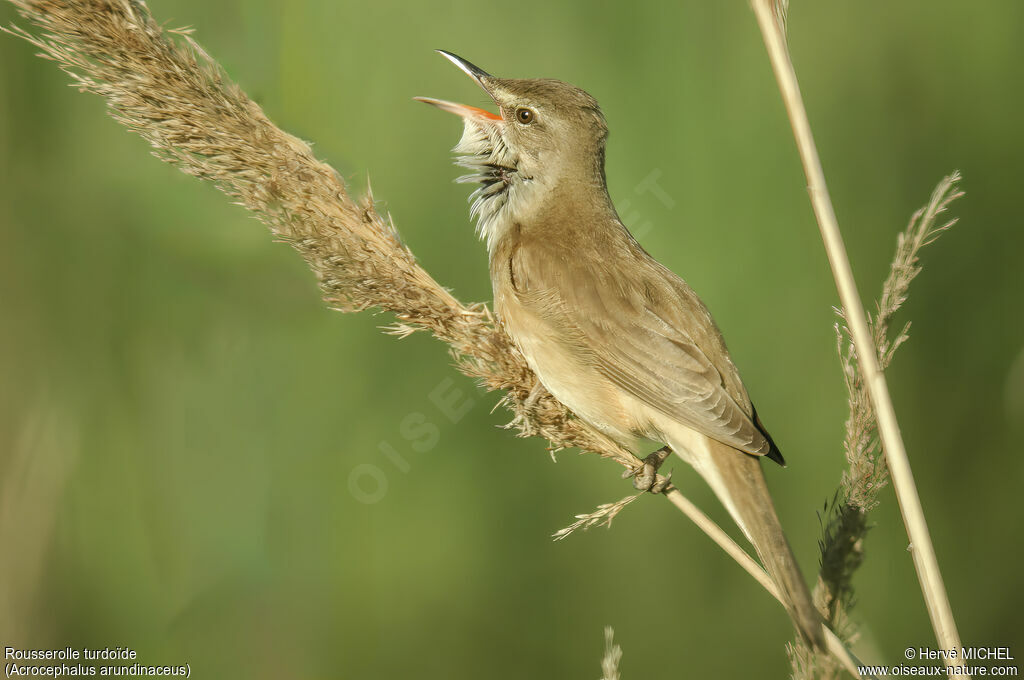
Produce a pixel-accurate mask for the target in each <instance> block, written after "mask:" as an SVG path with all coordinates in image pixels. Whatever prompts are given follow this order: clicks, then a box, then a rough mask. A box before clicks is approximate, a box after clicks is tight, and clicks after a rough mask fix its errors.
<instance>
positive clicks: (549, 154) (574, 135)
mask: <svg viewBox="0 0 1024 680" xmlns="http://www.w3.org/2000/svg"><path fill="white" fill-rule="evenodd" d="M438 51H439V52H440V53H441V54H442V55H444V56H445V57H446V58H447V59H448V60H449V61H451V62H452V63H453V64H455V65H456V66H458V67H459V68H460V69H462V71H464V72H465V73H466V74H467V75H468V76H469V77H470V78H472V79H473V80H474V81H475V82H476V83H477V84H478V85H479V86H480V87H481V88H483V90H484V91H485V92H486V93H487V94H488V95H489V96H490V98H491V99H492V100H493V101H494V103H495V104H496V105H497V107H498V113H492V112H490V111H487V110H484V109H481V108H477V107H475V106H468V105H465V104H455V103H452V102H448V101H443V100H440V99H430V98H427V97H416V99H417V100H418V101H422V102H425V103H427V104H432V105H434V106H436V107H438V108H439V109H443V110H445V111H448V112H450V113H454V114H456V115H458V116H460V117H461V118H462V120H463V123H464V126H465V127H464V130H463V133H462V139H460V140H459V143H458V144H457V145H456V146H455V148H454V149H453V151H455V153H456V154H458V158H457V159H456V162H457V163H458V164H459V165H461V166H463V167H465V168H469V169H470V170H471V171H472V173H471V174H469V175H466V176H464V177H460V178H459V180H458V181H460V182H478V183H480V185H481V186H480V187H479V188H478V189H477V190H476V191H474V192H473V194H472V195H471V196H470V200H471V201H472V202H473V206H472V209H471V214H472V215H473V216H474V217H476V218H477V230H478V231H479V232H480V233H481V235H482V236H484V237H485V238H486V240H487V241H488V244H489V245H490V244H491V243H492V241H493V239H494V238H495V237H496V235H497V234H498V233H499V231H500V228H501V225H502V224H505V223H507V222H508V221H510V220H515V219H523V218H526V217H528V216H529V213H530V211H532V210H536V209H538V208H540V207H541V206H542V204H543V202H544V200H545V198H546V197H548V196H555V195H557V194H558V193H559V192H560V190H568V191H573V190H577V189H583V188H585V187H589V188H591V189H596V190H599V191H602V192H603V191H604V190H605V185H604V146H605V139H606V138H607V136H608V127H607V126H606V125H605V121H604V115H602V113H601V109H600V108H599V107H598V105H597V102H596V101H595V100H594V98H593V97H591V96H590V95H589V94H587V93H586V92H584V91H583V90H581V89H580V88H578V87H574V86H572V85H570V84H568V83H564V82H562V81H560V80H550V79H508V78H496V77H494V76H492V75H490V74H489V73H487V72H486V71H484V70H483V69H480V68H478V67H477V66H474V65H473V64H471V63H470V62H468V61H466V60H465V59H462V58H461V57H458V56H456V55H454V54H451V53H450V52H445V51H443V50H438Z"/></svg>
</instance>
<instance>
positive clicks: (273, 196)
mask: <svg viewBox="0 0 1024 680" xmlns="http://www.w3.org/2000/svg"><path fill="white" fill-rule="evenodd" d="M11 1H12V2H13V3H14V5H15V6H16V7H17V8H18V10H19V12H20V13H21V14H22V16H24V17H25V18H26V19H28V20H29V21H31V22H32V23H34V24H36V25H37V26H38V27H39V28H40V29H41V30H42V33H41V34H39V35H32V34H30V33H28V32H26V31H24V30H23V29H21V28H18V27H11V28H10V29H9V32H11V33H14V34H15V35H18V36H20V37H22V38H24V39H26V40H28V41H29V42H31V43H32V44H33V45H35V46H36V47H38V48H40V49H41V50H42V53H41V56H43V57H44V58H47V59H51V60H53V61H55V62H56V63H57V65H58V66H59V67H60V68H61V69H62V70H64V71H65V72H67V73H68V74H69V75H70V76H71V77H72V79H73V80H74V83H75V85H77V87H78V88H79V90H81V91H86V92H92V93H95V94H98V95H100V96H102V97H104V98H105V99H106V100H107V103H108V105H109V107H110V113H111V115H112V116H113V117H114V119H115V120H117V121H118V122H119V123H121V124H123V125H125V126H126V127H128V128H129V129H130V130H132V131H133V132H135V133H137V134H138V135H140V136H141V137H142V138H144V139H145V140H146V141H148V142H149V143H150V144H151V145H152V147H153V149H154V153H155V155H156V156H157V157H159V158H160V159H162V160H164V161H167V162H169V163H172V164H174V165H175V166H177V167H178V168H179V169H180V170H181V171H182V172H185V173H187V174H189V175H194V176H196V177H199V178H201V179H204V180H207V181H210V182H213V183H214V185H216V186H217V188H218V189H220V190H221V191H223V192H224V193H225V194H227V195H228V196H230V197H231V198H233V199H235V201H236V202H237V203H238V204H239V205H242V206H244V207H245V208H247V209H249V210H251V211H252V212H254V213H255V214H256V215H257V216H258V217H259V218H260V220H262V221H263V222H264V223H265V224H266V225H267V226H268V227H269V228H270V230H271V232H272V233H273V234H274V235H275V236H277V237H278V238H279V239H280V240H282V241H285V242H287V243H289V244H290V245H291V246H292V247H293V248H295V250H297V251H298V252H299V254H300V255H302V257H303V259H305V260H306V262H307V264H308V265H309V267H310V269H312V270H313V273H314V274H315V275H316V277H317V280H318V281H319V284H320V288H321V290H322V291H323V295H324V300H325V301H326V302H327V304H328V305H330V306H331V307H332V308H334V309H337V310H341V311H358V310H364V309H368V308H378V309H382V310H386V311H389V312H392V313H393V314H394V315H395V317H396V319H397V323H396V324H395V325H394V326H392V327H391V328H390V329H389V332H390V333H392V334H394V335H397V336H400V337H401V336H406V335H408V334H410V333H412V332H415V331H421V330H425V331H429V332H430V333H432V334H433V335H434V336H435V337H437V338H438V339H440V340H442V341H443V342H445V343H447V344H448V345H449V346H450V347H451V350H452V354H453V356H454V357H455V362H456V365H457V367H458V368H459V369H460V370H461V371H462V372H463V373H465V374H467V375H469V376H471V377H473V378H477V379H479V380H480V381H481V382H482V383H483V385H485V386H486V387H487V388H488V389H491V390H504V391H505V392H506V394H505V396H504V398H503V403H504V404H505V405H506V406H507V407H508V408H509V409H510V410H511V411H512V413H513V415H514V420H513V422H512V424H513V425H514V426H515V427H516V428H517V429H518V430H519V433H520V434H521V435H523V436H528V435H539V436H542V437H544V438H546V439H547V440H548V441H549V442H550V443H551V445H552V446H553V447H554V448H555V449H560V448H565V447H578V448H580V449H583V450H585V451H593V452H597V453H599V454H600V455H602V456H605V457H608V458H612V459H614V460H616V461H618V462H619V463H621V464H623V465H625V466H627V467H632V466H634V465H636V463H637V461H636V459H635V457H634V456H633V455H632V454H631V453H629V452H628V451H625V450H624V449H622V448H621V447H619V446H618V445H617V444H615V443H614V442H613V441H612V440H610V439H608V438H607V437H605V436H604V435H602V434H601V433H599V432H597V431H595V430H593V429H591V428H589V427H588V426H587V425H586V424H584V423H583V422H582V421H580V420H578V419H576V418H574V417H573V416H572V415H571V414H570V413H569V412H568V411H567V410H566V408H565V407H564V406H562V405H561V404H560V403H559V402H557V401H556V400H555V399H554V398H553V397H551V395H549V394H548V393H547V392H546V391H545V390H544V389H543V388H542V387H541V386H540V385H539V383H538V382H537V380H536V378H535V377H534V375H533V373H532V372H531V371H530V369H529V367H528V366H527V365H526V362H525V361H524V360H523V358H522V356H521V355H520V354H519V353H518V351H517V350H516V349H515V347H514V346H513V344H512V342H511V340H510V339H509V338H508V336H507V335H506V334H505V332H504V331H503V330H502V329H501V328H500V326H498V324H496V323H495V319H494V317H493V316H492V314H491V312H490V311H489V310H488V309H487V308H486V307H485V306H484V305H482V304H470V305H466V304H463V303H461V302H459V301H458V300H457V299H455V298H454V297H453V296H452V295H451V293H449V292H448V290H446V289H445V288H443V287H442V286H441V285H439V284H438V283H437V282H436V281H435V280H434V279H433V278H432V277H431V276H430V275H429V274H428V273H427V272H426V271H425V270H424V269H423V268H422V267H420V266H419V265H418V264H417V262H416V258H415V257H414V256H413V254H412V252H410V251H409V249H408V248H407V247H406V246H405V245H404V244H403V243H402V240H401V238H400V237H399V235H398V232H397V231H396V229H395V227H394V224H393V222H392V220H391V219H390V217H389V218H387V219H385V218H384V217H382V216H381V215H380V214H379V213H378V212H377V211H376V209H375V207H374V201H373V197H372V195H367V196H366V197H365V198H363V199H362V200H360V201H356V200H353V199H352V198H351V197H350V196H349V195H348V193H347V191H346V187H345V183H344V181H343V180H342V179H341V177H340V176H339V175H338V173H337V172H336V171H335V170H334V169H333V168H331V167H330V166H329V165H327V164H326V163H323V162H321V161H319V160H317V159H316V158H315V156H314V155H313V152H312V149H311V148H310V147H309V145H308V144H307V143H305V142H303V141H302V140H300V139H297V138H296V137H293V136H292V135H289V134H287V133H285V132H283V131H282V130H281V129H279V128H278V127H276V126H275V125H274V124H273V123H272V122H271V121H270V120H269V119H268V118H267V117H266V115H264V113H263V111H262V110H261V109H260V108H259V106H257V105H256V103H255V102H253V101H252V100H251V99H249V98H248V97H247V96H246V95H245V94H244V93H243V92H242V91H241V89H239V88H238V87H237V86H236V85H235V84H234V83H232V82H231V81H230V80H229V79H228V78H227V76H226V75H225V73H224V72H223V71H222V70H221V69H220V67H219V66H218V65H217V64H216V63H215V62H214V61H213V59H211V58H210V56H209V55H207V54H206V52H205V51H204V50H203V49H202V48H201V47H200V46H199V44H198V43H197V42H196V41H195V40H194V39H193V38H192V36H191V31H189V30H176V31H166V32H165V31H164V30H163V29H161V27H160V26H159V25H158V24H157V23H156V22H155V21H154V19H153V17H152V16H151V15H150V13H149V10H148V9H147V7H146V5H145V3H143V2H140V1H138V0H77V1H56V0H11ZM168 34H172V35H173V36H176V37H177V38H178V39H179V40H178V41H175V40H173V39H171V37H170V36H169V35H168Z"/></svg>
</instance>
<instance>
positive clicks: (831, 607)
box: [791, 172, 963, 678]
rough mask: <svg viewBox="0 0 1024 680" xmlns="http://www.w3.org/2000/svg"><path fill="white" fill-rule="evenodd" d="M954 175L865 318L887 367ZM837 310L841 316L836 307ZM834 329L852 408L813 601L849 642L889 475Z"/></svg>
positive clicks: (820, 670)
mask: <svg viewBox="0 0 1024 680" xmlns="http://www.w3.org/2000/svg"><path fill="white" fill-rule="evenodd" d="M959 181H960V173H959V172H954V173H953V174H951V175H949V176H948V177H945V178H943V179H942V181H941V182H939V183H938V185H937V186H936V187H935V190H934V191H933V192H932V195H931V199H930V200H929V201H928V204H927V205H925V206H924V207H923V208H921V209H920V210H918V211H917V212H915V213H914V214H913V216H912V217H911V218H910V222H909V223H908V224H907V227H906V229H904V230H903V231H902V232H900V233H899V235H898V236H897V239H896V253H895V255H894V256H893V260H892V263H891V264H890V266H889V275H888V276H887V277H886V279H885V282H884V283H883V284H882V293H881V296H880V297H879V299H878V301H877V302H876V304H875V310H876V311H875V314H874V316H873V317H871V318H869V319H868V324H869V326H870V328H871V335H872V338H873V339H874V343H875V347H876V348H877V350H878V363H879V365H880V366H881V368H882V370H885V369H886V368H888V367H889V364H891V363H892V359H893V356H894V355H895V353H896V350H897V349H898V348H899V347H900V346H901V345H902V344H903V343H904V342H906V341H907V340H908V339H909V337H910V336H909V330H910V323H907V324H905V325H904V326H903V327H902V329H900V331H899V332H898V333H896V334H895V335H894V336H890V327H891V324H892V320H893V317H894V316H895V315H896V312H897V311H899V309H900V308H901V307H902V306H903V303H904V302H906V300H907V292H908V290H909V288H910V284H911V282H912V281H913V280H914V279H915V278H916V277H917V275H918V274H920V273H921V265H920V264H919V257H920V253H921V249H922V248H924V247H925V246H927V245H929V244H931V243H934V242H935V240H936V239H937V238H938V237H939V236H941V235H942V232H944V231H946V230H947V229H949V228H950V227H952V226H953V225H954V224H956V222H957V220H956V219H951V220H949V221H947V222H945V223H943V224H941V225H938V226H936V224H937V221H938V217H939V216H940V215H941V214H942V213H944V212H946V209H947V208H948V207H949V204H950V203H952V202H953V201H955V200H956V199H958V198H960V197H961V196H963V192H962V191H960V190H958V189H957V183H958V182H959ZM836 313H837V314H838V315H839V316H840V317H842V315H843V314H842V310H839V309H837V310H836ZM835 328H836V336H837V340H838V347H837V350H838V353H839V360H840V363H841V365H842V369H843V379H844V381H845V383H846V390H847V399H848V403H849V408H850V415H849V417H848V418H847V420H846V435H845V437H844V440H843V449H844V452H845V454H846V461H847V463H848V464H849V468H848V469H847V470H844V471H843V476H842V479H841V480H840V483H839V488H838V489H837V490H836V492H835V495H834V496H833V497H832V499H831V500H829V501H826V503H825V506H824V509H823V513H822V514H823V519H822V536H821V539H820V540H819V541H818V547H819V550H820V552H821V570H820V571H819V573H818V583H817V585H816V586H815V589H814V604H815V606H817V607H818V609H819V610H820V611H821V613H822V615H823V616H824V617H825V620H826V621H827V622H828V624H829V626H830V627H831V628H832V630H833V631H835V632H836V634H837V635H839V637H840V638H842V639H843V641H844V642H846V643H848V644H852V643H853V642H855V641H856V629H855V627H854V626H853V624H852V622H851V621H850V618H849V615H850V610H851V609H852V608H853V605H854V590H853V575H854V573H855V572H856V571H857V569H858V568H859V567H860V566H861V564H862V562H863V561H864V537H865V535H866V534H867V531H868V529H869V528H870V526H869V524H868V521H867V516H868V512H869V511H871V510H872V509H873V508H874V507H875V506H877V505H878V493H879V491H881V490H882V489H883V488H884V487H885V486H886V484H887V483H888V481H889V470H888V468H887V467H886V465H885V459H884V458H883V457H882V456H881V455H880V454H881V449H880V446H879V441H878V436H877V428H878V425H877V422H876V421H875V416H874V412H873V411H872V410H871V401H870V399H869V398H868V394H867V390H866V386H865V385H864V379H863V376H862V375H861V372H860V369H859V367H858V364H857V353H856V352H857V350H856V347H855V346H854V344H853V341H852V339H851V337H850V331H849V329H848V328H846V326H842V325H840V324H838V323H837V324H836V326H835ZM791 656H792V659H793V668H794V677H796V678H832V677H838V674H839V669H838V668H837V667H836V666H835V664H834V661H833V660H832V659H831V658H828V659H825V658H815V655H813V654H812V653H811V650H809V649H807V647H806V646H803V645H801V646H799V647H797V648H795V649H792V650H791Z"/></svg>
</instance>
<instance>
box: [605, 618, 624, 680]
mask: <svg viewBox="0 0 1024 680" xmlns="http://www.w3.org/2000/svg"><path fill="white" fill-rule="evenodd" d="M620 661H622V647H619V646H618V645H617V644H615V631H614V630H613V629H612V627H611V626H605V628H604V658H602V659H601V680H622V676H621V675H619V662H620Z"/></svg>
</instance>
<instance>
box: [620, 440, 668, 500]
mask: <svg viewBox="0 0 1024 680" xmlns="http://www.w3.org/2000/svg"><path fill="white" fill-rule="evenodd" d="M671 453H672V449H670V448H669V447H667V446H663V447H661V448H660V449H658V450H657V451H655V452H654V453H651V454H648V455H647V457H646V458H644V459H643V463H642V464H641V465H638V466H637V467H635V468H632V469H629V470H626V471H625V472H624V473H622V478H623V479H628V478H630V477H633V488H634V489H637V490H639V491H650V492H651V493H661V492H662V491H664V490H665V488H666V487H668V485H669V483H670V482H671V480H672V473H671V472H670V473H669V474H668V475H667V476H664V477H663V476H661V475H659V474H658V469H659V468H661V465H662V463H664V462H665V459H666V458H668V456H669V454H671Z"/></svg>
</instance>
